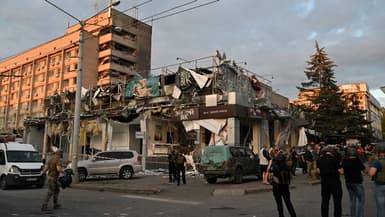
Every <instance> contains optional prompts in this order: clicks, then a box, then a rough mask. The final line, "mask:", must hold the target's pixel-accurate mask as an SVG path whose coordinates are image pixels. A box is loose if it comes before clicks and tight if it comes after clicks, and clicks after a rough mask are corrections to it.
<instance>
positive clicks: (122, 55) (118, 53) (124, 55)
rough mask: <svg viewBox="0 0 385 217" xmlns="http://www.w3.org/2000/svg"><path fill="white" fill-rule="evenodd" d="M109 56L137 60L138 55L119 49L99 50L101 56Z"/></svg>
mask: <svg viewBox="0 0 385 217" xmlns="http://www.w3.org/2000/svg"><path fill="white" fill-rule="evenodd" d="M107 56H116V57H119V58H122V59H125V60H128V61H131V62H136V57H134V56H132V55H131V54H129V53H126V52H122V51H119V50H115V49H114V50H112V49H106V50H103V51H100V52H99V58H103V57H107Z"/></svg>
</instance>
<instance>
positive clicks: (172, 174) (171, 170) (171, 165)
mask: <svg viewBox="0 0 385 217" xmlns="http://www.w3.org/2000/svg"><path fill="white" fill-rule="evenodd" d="M175 161H176V154H175V150H172V151H171V153H170V154H168V177H169V182H170V183H172V182H175V181H176V165H175Z"/></svg>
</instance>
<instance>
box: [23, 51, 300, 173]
mask: <svg viewBox="0 0 385 217" xmlns="http://www.w3.org/2000/svg"><path fill="white" fill-rule="evenodd" d="M207 63H209V64H207ZM160 71H161V72H160V74H159V75H156V76H151V75H150V76H148V77H146V78H144V77H142V76H141V75H139V74H138V75H137V76H135V77H134V78H133V79H132V80H130V81H129V82H128V83H125V84H124V83H119V84H114V85H110V86H100V87H97V88H91V89H88V90H86V89H83V90H82V112H81V126H80V144H79V147H78V150H81V151H79V152H81V153H79V154H81V155H80V157H79V158H80V159H82V158H86V157H87V156H89V155H90V154H93V153H94V152H96V151H99V150H119V149H127V148H128V149H132V150H136V151H137V152H138V153H141V154H142V155H143V160H144V161H145V162H144V163H145V166H146V168H158V167H163V166H166V161H165V158H166V156H167V154H168V153H169V152H170V150H171V149H173V148H178V149H179V150H181V151H183V152H185V153H188V154H190V156H191V157H192V158H194V159H198V158H199V157H200V155H201V154H202V151H203V149H204V148H205V147H206V146H208V145H236V146H249V147H250V148H251V149H252V150H253V151H254V152H258V150H259V149H260V147H261V145H262V144H268V145H274V144H276V145H280V146H284V145H288V146H294V145H296V141H297V139H298V135H297V133H298V132H297V131H298V127H297V126H295V121H293V117H292V116H291V113H289V111H288V109H287V108H288V99H287V98H285V97H282V96H280V98H279V97H278V96H279V95H277V94H276V93H273V91H272V87H271V82H270V81H269V80H267V79H265V78H263V77H261V76H258V75H257V74H255V73H253V72H250V71H249V70H247V69H245V68H243V67H241V66H239V65H237V64H236V63H235V62H234V61H232V60H227V59H225V58H224V57H223V56H222V55H220V54H219V53H218V54H217V55H216V56H210V57H207V58H200V59H198V60H194V61H187V62H183V63H179V64H174V65H170V66H165V67H162V68H160ZM74 96H75V92H65V93H64V94H62V95H59V94H55V95H53V96H51V97H48V98H47V99H46V100H45V111H46V115H47V117H46V118H45V121H46V122H45V123H46V124H45V132H46V133H45V139H44V141H45V142H44V144H43V148H42V150H49V149H48V147H49V146H51V145H55V146H58V147H60V148H61V149H63V150H64V152H65V153H66V155H65V157H66V158H67V159H68V160H69V159H71V153H72V147H71V145H70V141H71V134H72V127H73V113H72V111H73V108H74V103H73V102H74V100H73V99H74ZM277 97H278V99H279V100H275V101H276V102H277V103H276V104H274V103H272V100H273V101H274V99H275V98H277ZM278 102H281V103H278ZM27 121H32V120H27ZM30 132H33V131H30Z"/></svg>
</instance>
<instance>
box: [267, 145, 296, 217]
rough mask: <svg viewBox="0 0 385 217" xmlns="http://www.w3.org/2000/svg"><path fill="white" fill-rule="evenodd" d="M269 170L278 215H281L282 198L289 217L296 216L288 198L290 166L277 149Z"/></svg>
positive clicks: (281, 216) (280, 216)
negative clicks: (271, 174)
mask: <svg viewBox="0 0 385 217" xmlns="http://www.w3.org/2000/svg"><path fill="white" fill-rule="evenodd" d="M269 169H270V171H271V172H272V173H273V179H272V183H271V185H272V186H273V195H274V199H275V202H276V204H277V209H278V215H279V217H283V216H284V215H283V203H282V198H283V200H284V201H285V204H286V208H287V210H288V211H289V213H290V216H291V217H296V216H297V214H296V213H295V210H294V207H293V203H292V202H291V200H290V190H289V184H290V178H291V175H290V167H289V166H288V165H287V162H286V157H285V155H284V154H283V153H282V151H279V152H278V153H277V154H276V155H275V157H274V158H273V159H272V163H271V168H269Z"/></svg>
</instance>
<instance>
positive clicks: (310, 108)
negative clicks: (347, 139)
mask: <svg viewBox="0 0 385 217" xmlns="http://www.w3.org/2000/svg"><path fill="white" fill-rule="evenodd" d="M315 48H316V52H315V54H313V55H311V56H310V60H309V61H307V67H306V69H305V71H304V72H305V75H306V77H307V79H308V80H309V81H307V82H302V83H301V85H302V86H301V87H298V89H299V90H301V91H303V92H305V93H306V92H307V93H309V94H307V95H306V98H307V99H308V100H310V102H311V103H310V104H309V105H304V106H303V107H302V108H303V110H304V111H305V115H306V117H307V119H308V120H310V121H311V123H312V125H311V128H312V129H314V130H316V131H317V132H320V133H321V134H322V136H323V137H328V136H335V135H339V134H341V133H342V131H343V130H344V128H345V126H346V125H345V122H344V120H343V119H342V118H341V116H343V114H344V111H345V101H344V99H343V97H342V92H340V91H339V89H338V86H337V84H336V83H337V82H336V81H335V79H334V68H335V67H336V64H335V63H334V62H333V61H332V60H331V59H330V58H329V57H328V55H327V53H326V52H325V50H324V48H320V47H319V46H318V42H317V41H316V42H315Z"/></svg>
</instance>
